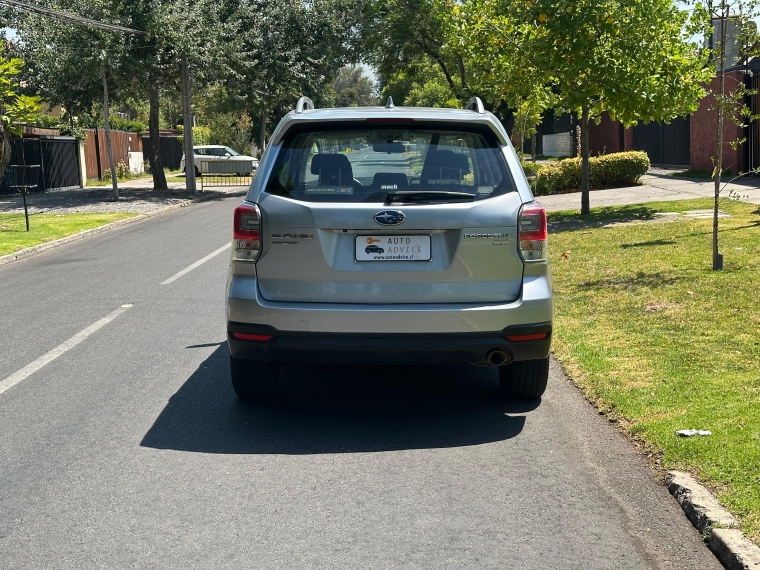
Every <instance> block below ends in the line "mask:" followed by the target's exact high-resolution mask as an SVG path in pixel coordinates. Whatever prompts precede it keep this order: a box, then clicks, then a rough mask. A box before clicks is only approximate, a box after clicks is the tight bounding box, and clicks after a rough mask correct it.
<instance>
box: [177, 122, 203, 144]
mask: <svg viewBox="0 0 760 570" xmlns="http://www.w3.org/2000/svg"><path fill="white" fill-rule="evenodd" d="M177 138H178V139H179V144H180V146H181V147H182V148H183V149H184V148H185V129H184V127H183V126H182V125H177ZM210 138H211V131H210V130H209V128H208V127H193V146H203V145H207V144H211V143H210V142H209V140H210Z"/></svg>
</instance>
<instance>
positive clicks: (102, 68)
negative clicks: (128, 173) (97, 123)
mask: <svg viewBox="0 0 760 570" xmlns="http://www.w3.org/2000/svg"><path fill="white" fill-rule="evenodd" d="M103 58H105V53H104V54H103ZM100 76H101V77H102V78H103V128H104V130H105V132H106V152H107V153H108V166H109V167H110V168H111V186H112V187H113V199H114V200H118V199H119V185H118V184H117V182H116V167H115V166H114V164H113V150H112V149H111V127H110V126H109V125H108V83H107V82H106V64H105V62H104V61H103V59H101V60H100Z"/></svg>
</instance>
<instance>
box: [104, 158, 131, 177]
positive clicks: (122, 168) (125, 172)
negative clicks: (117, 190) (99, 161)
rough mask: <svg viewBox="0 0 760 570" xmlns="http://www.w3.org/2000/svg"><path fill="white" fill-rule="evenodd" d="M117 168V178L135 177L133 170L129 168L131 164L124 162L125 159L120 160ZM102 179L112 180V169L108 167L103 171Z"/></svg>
mask: <svg viewBox="0 0 760 570" xmlns="http://www.w3.org/2000/svg"><path fill="white" fill-rule="evenodd" d="M114 168H115V169H116V179H117V180H129V179H130V178H134V177H135V175H134V174H133V173H132V171H131V170H130V169H129V166H127V165H126V164H124V161H123V160H120V161H119V164H117V165H116V166H115V167H114ZM102 180H103V181H104V182H110V181H111V169H110V168H106V169H105V170H104V171H103V178H102Z"/></svg>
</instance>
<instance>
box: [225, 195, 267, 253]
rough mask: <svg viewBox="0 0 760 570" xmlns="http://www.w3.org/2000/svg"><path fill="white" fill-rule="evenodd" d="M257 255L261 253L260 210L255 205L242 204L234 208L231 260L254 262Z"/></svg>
mask: <svg viewBox="0 0 760 570" xmlns="http://www.w3.org/2000/svg"><path fill="white" fill-rule="evenodd" d="M259 253H261V210H259V207H258V206H257V205H256V204H249V203H247V202H243V203H242V204H240V205H239V206H238V207H237V208H235V221H234V227H233V228H232V259H233V260H234V261H256V260H257V259H258V258H259Z"/></svg>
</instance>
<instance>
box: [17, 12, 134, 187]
mask: <svg viewBox="0 0 760 570" xmlns="http://www.w3.org/2000/svg"><path fill="white" fill-rule="evenodd" d="M65 8H66V9H67V10H65V11H60V10H59V11H57V13H54V14H51V15H44V16H38V15H36V14H26V13H25V14H23V15H21V16H20V17H19V20H18V25H17V29H18V31H19V35H20V36H21V43H20V48H21V49H22V50H23V51H25V52H26V53H27V54H28V56H29V59H30V60H32V61H35V62H36V63H37V64H38V65H39V66H40V67H42V68H43V69H44V68H46V67H47V69H46V71H52V70H55V71H58V72H59V75H58V76H57V77H48V76H42V77H40V76H36V77H35V76H34V75H33V74H32V75H28V76H27V79H28V80H29V81H28V85H29V86H30V87H31V88H35V87H36V88H37V89H38V91H39V92H40V93H43V94H44V93H45V91H46V88H45V87H46V84H45V82H46V81H49V83H48V85H49V84H51V83H52V84H56V83H57V87H58V89H60V90H61V91H62V92H66V91H69V92H70V91H71V88H70V87H68V86H67V85H66V83H67V82H66V81H64V82H61V81H60V78H61V77H66V78H67V80H69V81H73V82H74V83H75V84H79V83H80V79H79V78H78V77H72V71H73V70H76V71H81V75H82V76H83V77H82V78H81V79H82V80H83V81H81V87H79V88H77V87H74V91H77V90H78V91H79V94H80V95H81V93H82V92H83V91H84V92H85V93H87V94H88V95H89V96H91V97H92V96H94V94H95V92H96V89H95V88H94V84H95V81H97V82H99V83H100V85H101V86H102V91H101V93H102V95H103V99H102V100H103V121H104V128H105V138H106V149H107V154H108V163H109V166H110V169H111V180H112V184H113V199H114V200H117V199H118V198H119V188H118V184H117V182H116V168H115V165H114V160H113V152H112V150H111V136H110V130H109V123H108V107H109V93H108V77H107V76H108V73H109V71H110V70H111V69H112V68H116V67H118V64H119V60H120V57H121V56H123V54H124V50H123V45H124V42H123V41H122V37H121V36H120V35H119V34H118V33H115V32H114V31H106V30H103V29H101V26H100V24H99V23H101V24H102V23H103V21H104V17H106V16H111V15H112V14H110V5H109V4H108V2H107V0H99V1H94V2H87V5H86V6H82V5H80V1H79V0H72V1H71V2H70V3H68V4H67V5H66V6H65ZM82 13H87V14H88V15H89V16H90V23H89V24H88V23H72V21H71V17H70V16H71V15H76V14H80V15H81V14H82ZM40 30H43V32H40ZM61 40H62V41H61ZM61 43H62V44H63V46H65V48H66V49H63V50H62V53H61V54H59V53H57V49H56V48H59V47H62V46H61V45H59V44H61ZM72 44H73V46H74V47H73V49H72ZM61 60H68V63H69V65H71V68H62V67H61V64H60V62H61ZM83 64H84V65H85V67H84V68H83V67H82V66H83ZM95 78H97V80H96V79H95ZM50 95H51V96H50V100H51V101H52V102H58V101H57V100H56V94H54V93H50ZM68 99H70V100H71V99H72V98H70V97H68ZM90 101H92V99H90ZM78 103H80V104H81V103H82V100H81V99H80V100H79V101H78ZM90 105H91V103H90ZM75 106H76V103H73V105H72V107H75Z"/></svg>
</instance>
